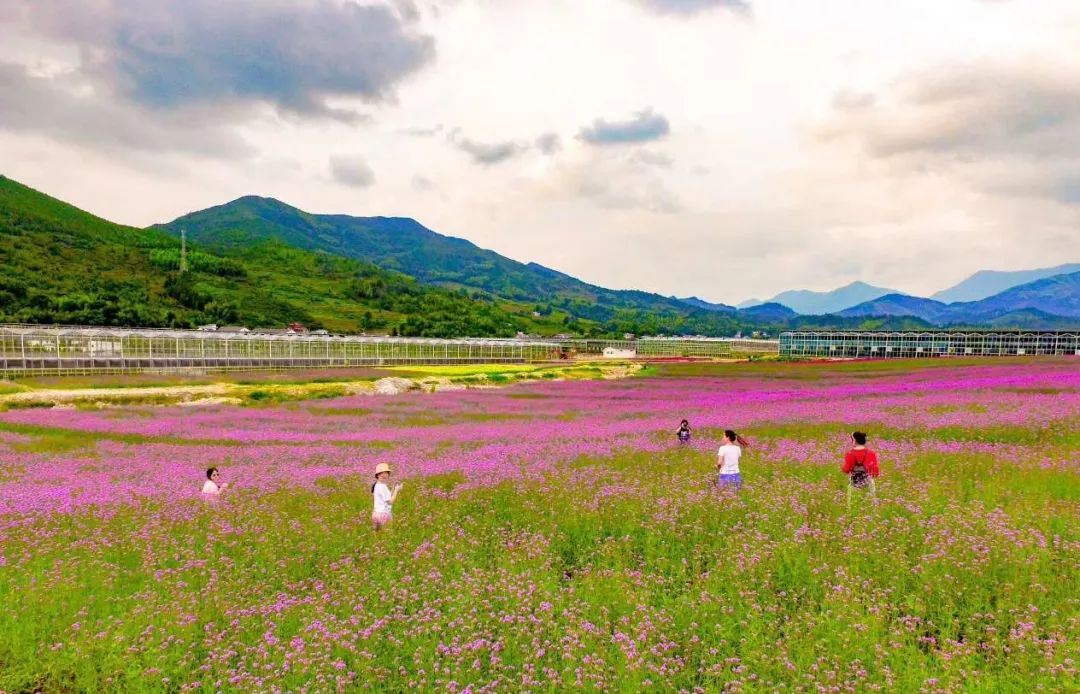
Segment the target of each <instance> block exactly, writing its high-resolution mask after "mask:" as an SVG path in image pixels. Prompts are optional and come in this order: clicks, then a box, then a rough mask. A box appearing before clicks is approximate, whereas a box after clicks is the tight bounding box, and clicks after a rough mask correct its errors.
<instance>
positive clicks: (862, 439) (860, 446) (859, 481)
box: [841, 431, 881, 509]
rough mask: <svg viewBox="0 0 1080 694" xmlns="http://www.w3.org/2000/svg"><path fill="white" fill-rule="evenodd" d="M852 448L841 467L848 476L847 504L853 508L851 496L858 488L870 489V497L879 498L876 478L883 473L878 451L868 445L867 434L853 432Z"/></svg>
mask: <svg viewBox="0 0 1080 694" xmlns="http://www.w3.org/2000/svg"><path fill="white" fill-rule="evenodd" d="M851 444H852V445H851V450H849V451H848V452H847V455H845V456H844V465H843V467H842V468H841V469H842V470H843V471H844V474H845V475H847V476H848V479H849V483H848V487H847V505H848V508H849V509H850V508H851V497H852V496H853V495H854V494H855V490H856V489H869V490H870V498H871V499H874V498H877V485H876V484H875V483H874V480H875V479H876V478H877V477H878V475H880V474H881V468H880V467H879V466H878V457H877V453H875V452H874V451H873V449H870V448H867V447H866V434H865V433H864V432H861V431H856V432H854V433H852V434H851Z"/></svg>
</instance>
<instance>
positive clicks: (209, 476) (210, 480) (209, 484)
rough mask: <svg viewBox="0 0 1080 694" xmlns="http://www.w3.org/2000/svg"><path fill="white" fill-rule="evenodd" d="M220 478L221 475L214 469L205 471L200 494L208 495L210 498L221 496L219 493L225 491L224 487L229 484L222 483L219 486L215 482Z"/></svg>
mask: <svg viewBox="0 0 1080 694" xmlns="http://www.w3.org/2000/svg"><path fill="white" fill-rule="evenodd" d="M220 476H221V473H219V472H218V469H217V468H216V467H212V468H210V469H208V470H207V471H206V481H205V482H203V486H202V493H203V494H210V495H211V496H217V495H218V494H221V492H223V491H224V490H225V487H228V486H229V483H228V482H222V483H221V484H220V485H219V484H218V482H217V481H218V478H219V477H220Z"/></svg>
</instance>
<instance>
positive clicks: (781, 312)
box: [739, 303, 799, 322]
mask: <svg viewBox="0 0 1080 694" xmlns="http://www.w3.org/2000/svg"><path fill="white" fill-rule="evenodd" d="M739 315H742V316H747V317H752V318H755V319H757V320H762V321H769V322H782V321H787V320H791V319H793V318H795V317H796V316H798V315H799V314H797V313H795V312H794V311H792V310H791V309H790V308H788V307H787V306H784V305H783V304H777V303H768V304H758V305H756V306H751V307H749V308H744V309H742V310H740V311H739Z"/></svg>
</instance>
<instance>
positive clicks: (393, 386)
mask: <svg viewBox="0 0 1080 694" xmlns="http://www.w3.org/2000/svg"><path fill="white" fill-rule="evenodd" d="M589 366H590V367H596V368H599V371H600V373H599V378H603V379H613V378H626V377H628V376H631V375H633V374H634V373H636V372H637V371H639V370H640V369H641V366H640V365H638V364H625V363H624V364H610V365H600V364H590V365H589ZM567 371H568V372H569V373H561V372H557V373H558V376H557V377H556V378H554V379H551V380H565V378H566V377H570V378H573V375H572V374H573V367H571V368H570V369H568V370H567ZM486 380H487V378H486V376H485V375H483V374H476V375H474V376H472V377H471V380H470V382H469V383H468V384H465V383H462V382H460V381H458V380H455V379H453V378H449V377H446V376H431V375H427V376H412V377H404V376H391V377H387V378H383V379H379V380H377V381H371V380H361V381H336V382H329V383H315V382H313V383H274V382H272V381H267V382H265V383H245V384H239V383H228V382H223V383H207V384H198V385H168V386H133V387H130V388H36V389H28V390H23V391H18V392H14V393H4V394H0V410H2V409H5V407H14V408H20V407H33V406H40V407H50V406H56V405H59V406H73V405H75V404H85V405H90V406H92V407H93V406H96V407H108V406H115V405H150V406H153V405H214V404H238V403H241V402H244V401H246V400H247V401H251V400H259V399H264V398H256V397H253V395H258V393H257V392H256V391H261V392H262V394H263V395H264V396H267V397H271V398H272V399H274V400H306V399H309V398H312V397H327V393H333V394H334V395H331V397H334V396H347V395H361V394H366V395H397V394H398V393H404V392H408V391H421V392H428V393H433V392H440V391H446V390H464V389H466V388H499V387H504V386H507V385H512V384H514V383H521V382H522V381H524V380H526V379H525V378H515V377H513V376H511V378H509V379H508V380H499V381H494V380H493V381H491V382H485V381H486Z"/></svg>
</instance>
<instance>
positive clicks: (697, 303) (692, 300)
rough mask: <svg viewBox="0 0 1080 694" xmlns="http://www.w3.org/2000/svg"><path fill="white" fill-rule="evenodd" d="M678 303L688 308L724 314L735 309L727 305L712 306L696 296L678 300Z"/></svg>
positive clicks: (712, 304)
mask: <svg viewBox="0 0 1080 694" xmlns="http://www.w3.org/2000/svg"><path fill="white" fill-rule="evenodd" d="M679 301H681V302H682V303H684V304H686V305H688V306H693V307H694V308H700V309H704V310H706V311H722V312H725V313H731V312H732V311H734V310H735V307H733V306H728V305H727V304H714V303H712V302H710V301H705V300H704V299H699V298H697V297H696V296H688V297H686V298H685V299H679Z"/></svg>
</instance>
